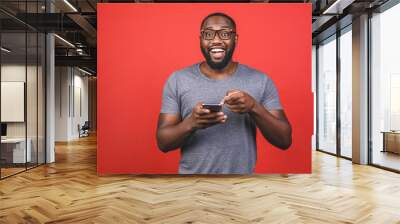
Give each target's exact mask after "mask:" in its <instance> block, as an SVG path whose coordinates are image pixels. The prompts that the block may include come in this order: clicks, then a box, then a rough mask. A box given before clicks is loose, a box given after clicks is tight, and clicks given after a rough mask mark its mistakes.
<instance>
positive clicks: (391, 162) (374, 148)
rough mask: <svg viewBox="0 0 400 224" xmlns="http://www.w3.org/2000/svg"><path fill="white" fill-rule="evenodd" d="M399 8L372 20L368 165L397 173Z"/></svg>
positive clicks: (399, 163) (399, 140) (399, 157)
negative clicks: (369, 163)
mask: <svg viewBox="0 0 400 224" xmlns="http://www.w3.org/2000/svg"><path fill="white" fill-rule="evenodd" d="M399 21H400V4H397V5H395V6H393V7H392V8H389V9H388V10H386V11H383V12H381V13H376V14H373V15H372V18H371V21H370V22H371V83H370V88H371V94H370V95H371V97H370V108H371V111H370V122H371V125H370V140H371V143H372V144H371V145H370V147H371V149H370V162H371V163H372V164H374V165H376V166H380V167H384V168H388V169H391V170H395V171H398V172H399V171H400V63H399V58H400V42H399V40H400V32H399V29H398V23H399Z"/></svg>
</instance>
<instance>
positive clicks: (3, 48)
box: [1, 47, 11, 53]
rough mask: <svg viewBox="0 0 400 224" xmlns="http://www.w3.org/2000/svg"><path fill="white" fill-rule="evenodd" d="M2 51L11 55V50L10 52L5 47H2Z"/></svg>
mask: <svg viewBox="0 0 400 224" xmlns="http://www.w3.org/2000/svg"><path fill="white" fill-rule="evenodd" d="M1 51H4V52H6V53H10V52H11V50H9V49H7V48H5V47H1Z"/></svg>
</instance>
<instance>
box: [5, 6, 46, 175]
mask: <svg viewBox="0 0 400 224" xmlns="http://www.w3.org/2000/svg"><path fill="white" fill-rule="evenodd" d="M41 3H43V2H41V1H30V2H28V1H19V2H18V4H17V5H12V4H11V3H10V1H8V2H7V3H6V2H3V3H0V7H1V6H3V4H9V5H7V6H8V7H11V6H18V10H20V11H19V12H18V11H17V13H16V15H15V17H17V16H21V13H22V14H23V13H25V14H26V12H28V13H38V12H39V11H43V8H42V7H41V6H42V5H43V4H41ZM15 17H13V14H9V13H7V12H5V11H0V46H1V56H0V66H1V73H0V81H1V86H0V90H1V91H0V92H1V98H0V102H1V105H0V111H1V113H0V121H1V144H0V178H1V179H3V178H5V177H8V176H11V175H14V174H16V173H19V172H22V171H25V170H27V169H30V168H33V167H36V166H38V165H40V164H43V163H45V58H46V53H45V44H46V43H45V41H46V40H45V34H44V33H42V32H40V31H38V30H36V29H35V28H33V27H31V26H29V25H28V24H25V23H23V22H21V21H18V19H16V18H15Z"/></svg>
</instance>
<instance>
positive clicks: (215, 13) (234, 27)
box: [200, 12, 236, 30]
mask: <svg viewBox="0 0 400 224" xmlns="http://www.w3.org/2000/svg"><path fill="white" fill-rule="evenodd" d="M213 16H221V17H224V18H226V19H227V20H229V22H230V23H231V25H232V28H233V29H234V30H236V23H235V20H233V19H232V17H230V16H228V15H227V14H225V13H222V12H214V13H211V14H209V15H208V16H206V17H205V18H204V19H203V21H201V25H200V30H201V29H202V28H203V26H204V23H205V22H206V20H207V19H208V18H210V17H213Z"/></svg>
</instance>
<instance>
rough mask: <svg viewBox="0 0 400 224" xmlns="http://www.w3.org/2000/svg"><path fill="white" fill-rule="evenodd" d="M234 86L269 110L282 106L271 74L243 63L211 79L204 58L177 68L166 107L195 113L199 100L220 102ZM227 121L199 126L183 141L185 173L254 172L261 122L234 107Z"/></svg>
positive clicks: (182, 169)
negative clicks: (222, 76) (202, 63)
mask: <svg viewBox="0 0 400 224" xmlns="http://www.w3.org/2000/svg"><path fill="white" fill-rule="evenodd" d="M232 89H236V90H241V91H245V92H247V93H248V94H249V95H251V96H252V97H254V98H255V99H256V100H257V101H258V102H260V103H261V104H262V105H264V106H265V107H266V108H267V110H277V109H282V106H281V104H280V101H279V96H278V92H277V90H276V87H275V85H274V83H273V81H272V79H271V78H269V77H268V76H267V75H265V74H263V73H261V72H259V71H257V70H255V69H252V68H250V67H248V66H246V65H242V64H239V66H238V67H237V69H236V71H235V73H234V74H232V75H231V76H230V77H228V78H225V79H223V80H215V79H210V78H208V77H207V76H205V75H204V74H203V73H201V71H200V64H195V65H192V66H189V67H187V68H185V69H182V70H179V71H176V72H174V73H173V74H172V75H171V76H170V77H169V78H168V80H167V82H166V84H165V86H164V90H163V97H162V108H161V113H170V114H176V113H179V114H180V115H181V116H182V119H184V118H186V117H187V116H190V114H191V112H192V109H193V107H194V106H195V105H196V104H197V103H198V102H203V103H219V102H220V101H221V100H222V98H223V97H224V96H225V94H226V92H227V91H229V90H232ZM223 111H224V113H225V114H226V115H227V116H228V118H227V120H226V122H225V123H223V124H217V125H214V126H211V127H208V128H205V129H200V130H196V131H195V132H193V133H192V134H191V135H190V136H188V137H187V138H186V140H185V142H184V144H183V145H182V147H181V159H180V163H179V173H180V174H194V173H197V174H249V173H253V170H254V167H255V163H256V159H257V152H256V124H255V122H254V121H253V119H252V117H251V116H250V115H249V114H239V113H233V112H231V111H230V110H229V109H228V108H226V107H224V108H223Z"/></svg>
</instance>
